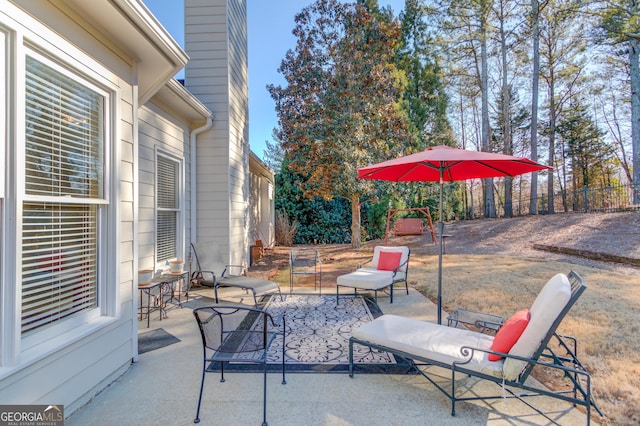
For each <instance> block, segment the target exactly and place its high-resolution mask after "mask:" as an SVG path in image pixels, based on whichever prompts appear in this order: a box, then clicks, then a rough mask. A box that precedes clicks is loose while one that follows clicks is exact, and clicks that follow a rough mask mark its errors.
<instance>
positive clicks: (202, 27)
mask: <svg viewBox="0 0 640 426" xmlns="http://www.w3.org/2000/svg"><path fill="white" fill-rule="evenodd" d="M222 22H224V23H226V28H225V31H222V29H221V26H220V23H222ZM185 44H186V50H187V51H188V52H189V56H190V58H191V59H190V60H189V63H188V64H187V66H186V69H185V75H186V78H185V82H186V85H187V89H188V90H189V91H190V92H191V93H193V94H194V95H195V96H196V97H198V98H199V99H201V100H202V101H203V103H204V104H205V105H206V106H207V107H208V108H209V109H210V110H212V111H215V114H216V119H215V120H214V126H213V129H212V131H211V132H209V133H207V134H206V135H203V136H202V137H201V138H200V142H199V146H198V157H197V165H196V166H197V182H198V193H197V194H196V195H195V196H196V197H197V199H198V212H197V216H198V229H197V235H198V237H197V238H198V239H199V240H201V241H216V243H218V244H219V245H220V246H221V250H223V251H224V252H225V253H229V257H228V259H226V261H228V262H229V263H233V264H241V263H247V262H248V260H249V252H248V248H249V235H248V232H249V226H248V224H249V220H250V217H249V216H250V212H249V207H248V206H247V204H248V200H249V197H250V195H249V160H248V158H249V152H250V150H249V140H248V125H249V120H248V102H247V99H248V98H247V92H248V89H247V88H248V79H247V76H248V73H247V40H246V0H230V1H227V0H210V1H207V2H203V1H202V0H185Z"/></svg>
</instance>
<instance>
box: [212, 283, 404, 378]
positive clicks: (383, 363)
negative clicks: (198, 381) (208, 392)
mask: <svg viewBox="0 0 640 426" xmlns="http://www.w3.org/2000/svg"><path fill="white" fill-rule="evenodd" d="M283 299H284V300H280V297H278V296H273V297H270V298H269V300H268V301H267V303H266V306H265V308H264V309H266V310H267V312H269V313H270V314H271V315H273V316H274V317H275V318H277V317H279V316H280V315H283V314H284V315H286V325H287V333H286V339H285V341H286V344H285V355H284V356H285V365H286V371H287V372H291V373H295V372H301V373H302V372H304V373H333V372H339V373H344V372H347V371H348V369H349V338H350V337H351V330H353V329H356V328H358V327H360V326H362V325H364V324H366V323H368V322H370V321H372V320H373V319H374V318H376V317H378V316H380V315H382V312H381V311H380V308H379V307H378V305H377V304H376V303H375V302H374V301H373V300H372V299H370V298H363V297H361V296H340V303H339V304H336V296H335V295H334V296H316V295H295V294H294V295H285V296H283ZM244 323H245V324H253V321H245V322H244ZM261 325H262V324H261V322H257V323H256V324H253V325H251V327H252V328H256V327H260V326H261ZM282 345H283V339H282V336H278V337H276V339H275V340H274V342H273V343H272V344H271V346H270V348H269V351H268V352H267V368H268V370H269V371H279V370H280V369H281V368H282ZM353 353H354V355H353V358H354V365H355V367H356V372H358V373H396V374H406V373H409V372H411V371H412V367H411V363H410V361H407V360H405V359H403V358H399V357H397V356H394V355H393V354H389V353H387V352H382V351H379V350H377V349H372V348H370V347H365V346H361V345H354V347H353ZM219 367H220V366H219V364H218V363H213V364H212V365H210V366H209V368H208V371H217V370H218V369H219ZM224 368H225V370H230V371H245V372H257V371H262V370H261V368H262V367H261V365H260V364H248V363H246V362H244V363H243V362H242V359H241V358H239V359H238V362H230V363H228V364H226V365H225V366H224Z"/></svg>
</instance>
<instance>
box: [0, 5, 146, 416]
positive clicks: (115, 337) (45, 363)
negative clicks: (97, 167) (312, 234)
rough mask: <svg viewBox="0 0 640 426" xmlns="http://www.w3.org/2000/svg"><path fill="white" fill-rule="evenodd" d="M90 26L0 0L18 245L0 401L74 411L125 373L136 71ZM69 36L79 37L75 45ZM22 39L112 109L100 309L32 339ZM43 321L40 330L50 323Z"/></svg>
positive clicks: (2, 323)
mask: <svg viewBox="0 0 640 426" xmlns="http://www.w3.org/2000/svg"><path fill="white" fill-rule="evenodd" d="M45 22H46V23H47V25H45V24H43V23H45ZM87 28H90V25H87V23H86V22H82V19H81V18H80V17H79V16H74V18H73V20H71V19H70V17H69V16H68V15H66V14H65V13H63V12H62V11H61V10H59V9H57V8H56V7H54V6H53V5H52V4H51V3H49V2H30V1H25V2H20V8H18V7H17V6H16V5H14V4H13V3H11V2H7V1H1V2H0V33H2V34H3V35H2V38H4V39H5V41H6V43H5V44H4V45H3V46H0V49H2V50H0V52H1V53H0V54H1V55H2V56H3V60H4V61H6V62H7V65H8V69H10V70H12V71H13V73H9V75H5V76H4V78H5V79H4V82H3V83H4V84H6V85H7V86H8V87H12V90H10V91H7V92H5V93H4V96H5V99H2V100H0V101H1V102H2V103H3V105H8V106H9V108H8V111H7V113H6V114H3V117H4V120H6V127H7V130H8V131H7V132H6V133H3V135H2V138H3V139H2V141H3V142H5V144H6V146H3V149H4V148H6V152H7V153H9V154H8V155H7V156H6V161H7V164H4V165H3V166H4V167H7V170H10V172H9V173H7V174H6V177H7V179H6V182H5V187H4V189H5V190H6V191H5V192H6V197H5V198H3V199H2V201H3V202H2V203H1V204H0V208H1V209H3V211H2V212H0V216H1V217H2V219H3V222H2V232H1V233H0V234H1V236H2V246H1V247H3V250H7V251H6V252H5V253H3V256H2V257H5V256H4V255H6V254H8V253H9V252H11V253H15V255H13V254H12V256H14V258H12V259H11V260H10V261H6V260H5V261H4V263H3V264H2V268H0V269H1V270H2V274H1V275H0V292H1V295H2V296H1V297H0V300H1V301H2V302H1V303H2V309H1V310H0V331H1V336H0V341H1V344H0V347H1V348H0V401H2V403H3V404H25V403H35V404H63V405H65V410H66V411H67V412H72V411H74V410H75V409H76V408H77V407H79V406H80V405H82V404H84V403H85V402H86V401H88V400H89V399H90V398H91V397H92V396H93V395H94V394H95V393H96V392H97V391H98V390H99V389H101V388H103V387H104V386H105V385H106V384H107V383H109V382H111V381H112V380H113V379H114V378H115V377H117V376H118V375H120V374H122V372H124V371H125V370H126V369H127V368H128V366H129V365H130V363H131V359H132V356H133V354H134V350H135V342H134V335H135V334H134V330H135V328H136V322H137V321H136V317H135V314H134V312H135V310H136V304H135V303H136V299H135V295H134V292H133V271H134V264H135V263H136V262H135V260H134V251H135V248H134V245H135V243H134V237H135V235H134V221H135V215H136V203H137V201H136V199H135V181H134V180H135V176H136V172H135V166H134V161H135V158H136V154H135V147H136V143H137V141H136V139H137V135H136V128H137V127H136V124H135V123H136V121H137V120H136V116H137V91H136V87H135V85H134V81H133V80H134V78H135V77H134V73H133V72H132V67H131V64H129V63H127V60H126V59H125V58H123V57H120V56H118V55H115V54H114V52H113V51H112V50H111V49H109V48H108V47H107V46H106V45H105V43H104V40H100V39H98V38H96V37H94V35H95V34H93V33H91V32H88V31H87ZM73 40H81V44H82V48H79V47H78V45H77V44H75V43H74V42H73ZM9 46H11V48H9ZM27 46H32V47H34V48H35V49H36V50H37V51H38V52H40V53H41V54H42V55H43V56H44V57H47V58H49V59H50V60H51V61H52V63H54V62H56V63H59V64H60V65H61V67H63V68H64V69H69V70H72V71H73V72H74V73H77V74H78V75H82V76H83V77H84V78H85V79H87V80H89V81H91V83H92V84H95V85H96V87H100V88H101V90H102V89H103V90H104V91H105V92H107V93H108V94H109V95H108V98H109V105H108V106H107V110H108V114H109V117H110V118H109V120H108V124H107V126H108V129H107V132H108V135H109V137H108V138H107V139H106V141H105V143H106V145H107V151H108V154H107V155H108V157H109V161H110V164H109V166H110V170H109V172H108V173H109V184H108V198H109V205H110V207H109V214H108V219H107V220H106V223H104V224H103V226H106V227H107V228H108V236H107V237H105V238H104V240H103V241H101V247H102V248H103V250H105V251H106V252H107V253H106V255H107V256H106V262H105V264H104V265H103V266H104V267H105V268H108V271H106V273H105V275H104V276H103V277H102V278H101V279H100V282H101V284H100V285H101V286H102V287H100V289H102V290H101V291H103V290H104V293H105V294H103V295H102V298H101V300H100V314H99V315H98V316H97V317H95V318H93V319H91V320H90V321H88V322H87V323H84V324H81V325H79V326H78V327H74V328H71V329H69V330H67V331H61V330H60V329H58V328H56V327H54V328H53V330H55V331H56V332H55V334H53V335H52V337H50V338H43V339H42V341H41V342H39V343H34V344H33V345H30V346H29V347H27V346H26V344H25V341H26V340H25V338H21V335H20V323H19V322H20V321H19V318H20V312H19V310H20V294H21V290H20V286H21V278H20V269H21V259H20V255H21V250H22V248H21V242H20V221H21V217H20V216H19V213H20V211H19V208H20V204H21V203H20V199H19V194H20V192H21V185H22V184H21V181H22V179H23V176H24V173H25V172H24V166H22V168H21V163H20V162H19V161H18V160H19V158H20V157H19V154H16V153H20V152H21V150H24V147H23V145H24V141H25V130H24V125H23V123H24V89H23V84H24V79H25V77H24V59H23V58H24V56H23V55H24V52H25V51H26V50H25V49H27ZM89 52H90V53H89ZM125 71H126V72H125ZM14 90H15V91H14ZM0 94H2V93H1V92H0ZM5 137H6V138H5ZM0 145H3V144H2V143H0ZM16 197H17V199H16ZM16 227H17V228H18V229H16ZM14 249H15V250H14ZM47 330H48V331H47V332H46V333H45V332H43V333H44V334H47V333H48V332H49V331H51V330H52V329H51V328H49V329H47ZM39 333H40V332H39Z"/></svg>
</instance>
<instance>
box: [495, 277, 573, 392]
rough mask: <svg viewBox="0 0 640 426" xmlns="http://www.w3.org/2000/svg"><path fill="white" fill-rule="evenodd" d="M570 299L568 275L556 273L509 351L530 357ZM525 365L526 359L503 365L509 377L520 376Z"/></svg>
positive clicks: (530, 310) (539, 295)
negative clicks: (525, 326)
mask: <svg viewBox="0 0 640 426" xmlns="http://www.w3.org/2000/svg"><path fill="white" fill-rule="evenodd" d="M570 298H571V283H570V282H569V278H567V276H566V275H565V274H556V275H554V276H553V277H552V278H551V279H550V280H549V281H547V283H546V284H545V286H544V287H543V288H542V290H540V293H539V294H538V297H536V300H535V301H534V302H533V305H531V308H530V309H529V312H530V314H531V319H530V320H529V324H528V325H527V328H525V329H524V332H522V335H521V336H520V338H519V339H518V341H517V342H516V343H515V344H514V345H513V347H512V348H511V350H510V351H509V354H510V355H516V356H521V357H525V358H530V357H531V356H532V355H533V354H534V353H535V352H536V350H537V349H538V347H539V346H540V343H542V340H543V339H544V337H545V336H546V335H547V333H548V332H549V329H550V328H551V325H552V324H553V322H554V321H555V320H556V318H558V316H559V315H560V313H561V312H562V310H563V309H564V307H565V306H566V305H567V302H568V301H569V299H570ZM525 365H526V363H525V362H524V361H518V360H515V359H507V360H506V361H505V364H504V375H505V378H506V379H507V380H515V379H517V377H518V375H519V374H520V372H521V371H522V369H523V368H524V367H525Z"/></svg>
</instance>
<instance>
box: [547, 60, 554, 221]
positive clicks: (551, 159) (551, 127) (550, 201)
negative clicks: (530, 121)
mask: <svg viewBox="0 0 640 426" xmlns="http://www.w3.org/2000/svg"><path fill="white" fill-rule="evenodd" d="M550 73H551V75H550V77H549V165H550V166H551V167H555V162H556V99H555V96H556V93H555V91H556V87H555V81H554V78H555V76H554V75H553V70H550ZM547 176H548V178H547V192H548V194H547V197H548V204H549V207H548V213H549V214H553V213H555V212H556V211H555V207H554V202H555V201H554V196H553V182H554V179H553V171H551V172H549V174H548V175H547Z"/></svg>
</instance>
